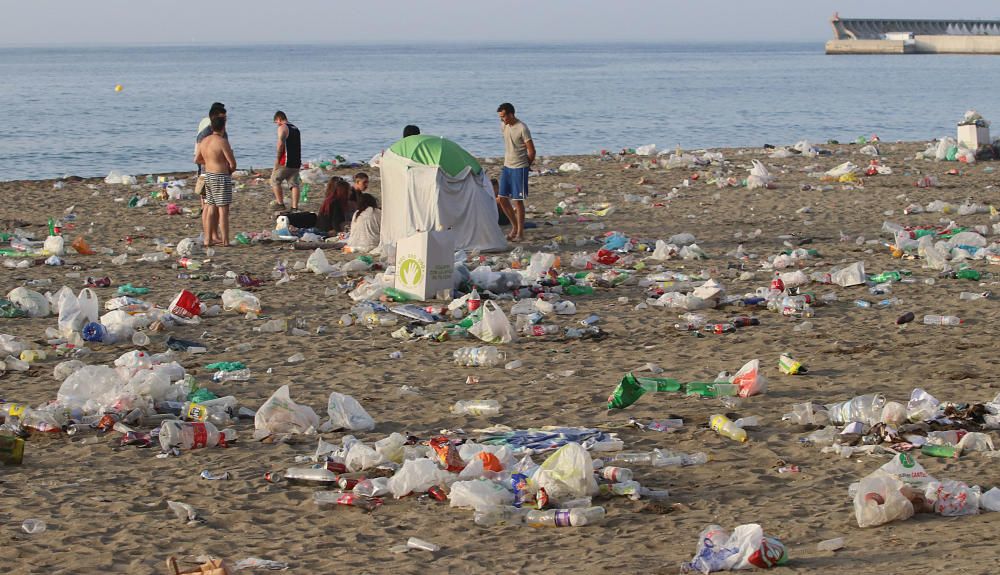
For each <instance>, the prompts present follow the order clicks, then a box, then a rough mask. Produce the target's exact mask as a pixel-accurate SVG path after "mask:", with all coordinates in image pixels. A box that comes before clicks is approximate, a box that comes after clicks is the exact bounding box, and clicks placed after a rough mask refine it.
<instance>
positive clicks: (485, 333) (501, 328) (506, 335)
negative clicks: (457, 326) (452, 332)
mask: <svg viewBox="0 0 1000 575" xmlns="http://www.w3.org/2000/svg"><path fill="white" fill-rule="evenodd" d="M469 333H471V334H472V335H474V336H476V337H478V338H479V339H481V340H483V341H485V342H487V343H510V342H511V341H513V339H514V328H513V327H512V326H511V325H510V320H509V319H507V314H505V313H504V312H503V310H502V309H500V307H499V306H497V304H496V303H494V302H493V301H487V302H485V303H484V304H483V319H481V320H479V322H477V323H476V324H474V325H473V326H472V327H471V328H469Z"/></svg>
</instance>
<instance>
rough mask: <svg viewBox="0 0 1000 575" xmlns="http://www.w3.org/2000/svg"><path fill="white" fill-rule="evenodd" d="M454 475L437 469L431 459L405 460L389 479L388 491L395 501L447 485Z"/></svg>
mask: <svg viewBox="0 0 1000 575" xmlns="http://www.w3.org/2000/svg"><path fill="white" fill-rule="evenodd" d="M454 477H455V476H454V475H453V474H451V473H448V472H447V471H445V470H444V469H441V468H440V467H438V465H437V463H436V462H435V461H433V460H431V459H427V458H421V459H407V460H406V461H404V462H403V466H402V467H401V468H399V471H397V472H396V474H395V475H393V476H392V478H391V479H389V491H391V492H392V496H393V497H395V498H396V499H399V498H400V497H405V496H406V495H409V494H410V493H412V492H414V491H427V490H428V489H430V488H431V487H433V486H435V485H441V484H447V483H449V482H451V481H452V480H453V479H454Z"/></svg>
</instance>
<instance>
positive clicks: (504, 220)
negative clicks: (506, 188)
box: [490, 178, 510, 226]
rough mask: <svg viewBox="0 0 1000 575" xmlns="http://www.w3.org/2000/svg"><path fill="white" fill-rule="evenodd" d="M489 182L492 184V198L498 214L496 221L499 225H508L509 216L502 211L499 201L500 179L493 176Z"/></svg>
mask: <svg viewBox="0 0 1000 575" xmlns="http://www.w3.org/2000/svg"><path fill="white" fill-rule="evenodd" d="M490 183H492V184H493V200H494V201H495V202H496V203H497V214H499V216H498V217H497V223H498V224H500V225H501V226H509V225H510V218H508V217H507V214H505V213H504V211H503V204H501V203H500V181H499V180H497V179H496V178H493V179H491V180H490Z"/></svg>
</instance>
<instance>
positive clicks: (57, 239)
mask: <svg viewBox="0 0 1000 575" xmlns="http://www.w3.org/2000/svg"><path fill="white" fill-rule="evenodd" d="M42 249H43V250H45V251H46V252H48V253H50V254H52V255H54V256H61V255H64V254H65V253H66V240H65V238H63V237H62V236H48V237H47V238H45V244H44V245H43V246H42Z"/></svg>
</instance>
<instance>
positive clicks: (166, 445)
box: [160, 421, 236, 451]
mask: <svg viewBox="0 0 1000 575" xmlns="http://www.w3.org/2000/svg"><path fill="white" fill-rule="evenodd" d="M235 439H236V430H235V429H224V430H222V431H219V429H218V428H217V427H215V425H213V424H211V423H209V422H207V421H206V422H204V423H190V422H186V421H164V422H163V424H162V425H161V426H160V447H162V448H163V450H164V451H169V450H170V449H172V448H178V449H199V448H201V447H215V446H223V447H225V445H226V444H227V443H229V442H231V441H234V440H235Z"/></svg>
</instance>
